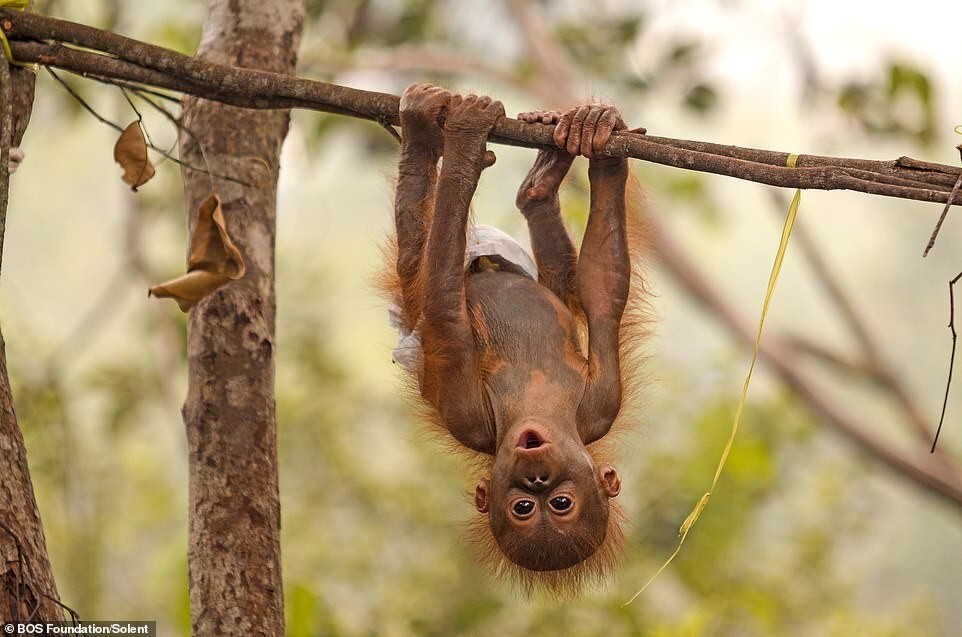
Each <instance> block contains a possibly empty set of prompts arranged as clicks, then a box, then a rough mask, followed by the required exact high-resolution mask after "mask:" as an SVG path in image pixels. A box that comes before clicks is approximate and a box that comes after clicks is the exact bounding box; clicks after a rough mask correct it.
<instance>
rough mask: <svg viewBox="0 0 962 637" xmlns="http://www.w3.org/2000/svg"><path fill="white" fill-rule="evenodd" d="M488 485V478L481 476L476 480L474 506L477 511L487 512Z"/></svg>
mask: <svg viewBox="0 0 962 637" xmlns="http://www.w3.org/2000/svg"><path fill="white" fill-rule="evenodd" d="M488 486H489V482H488V479H487V478H481V480H479V481H478V486H476V487H475V488H474V508H476V509H477V510H478V513H487V512H488Z"/></svg>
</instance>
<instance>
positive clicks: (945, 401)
mask: <svg viewBox="0 0 962 637" xmlns="http://www.w3.org/2000/svg"><path fill="white" fill-rule="evenodd" d="M959 279H962V272H959V273H958V274H957V275H955V278H954V279H952V280H951V281H949V331H950V332H952V353H951V354H949V377H948V378H947V379H946V381H945V398H943V399H942V415H941V416H939V426H938V429H936V430H935V438H933V439H932V449H931V450H930V452H931V453H935V446H936V445H937V444H939V434H940V433H942V423H943V422H945V410H946V408H947V407H948V404H949V388H950V387H951V386H952V374H953V372H954V371H955V346H956V343H957V341H958V334H956V332H955V284H956V283H958V282H959Z"/></svg>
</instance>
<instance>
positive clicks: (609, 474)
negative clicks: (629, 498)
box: [601, 465, 621, 498]
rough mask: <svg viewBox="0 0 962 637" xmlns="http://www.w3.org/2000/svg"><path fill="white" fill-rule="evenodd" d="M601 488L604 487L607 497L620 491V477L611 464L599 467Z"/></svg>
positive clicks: (611, 496)
mask: <svg viewBox="0 0 962 637" xmlns="http://www.w3.org/2000/svg"><path fill="white" fill-rule="evenodd" d="M601 488H602V489H604V491H605V493H606V494H608V497H609V498H613V497H615V496H616V495H618V494H619V493H621V478H620V477H619V476H618V472H617V471H615V468H614V467H612V466H611V465H605V466H603V467H602V468H601Z"/></svg>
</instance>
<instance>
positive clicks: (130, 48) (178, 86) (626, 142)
mask: <svg viewBox="0 0 962 637" xmlns="http://www.w3.org/2000/svg"><path fill="white" fill-rule="evenodd" d="M0 16H2V20H0V26H2V27H3V29H4V30H5V31H6V33H7V36H8V38H10V39H11V48H12V50H13V52H14V55H15V56H16V57H17V59H18V60H20V61H24V62H36V63H39V64H42V65H46V66H54V67H58V68H62V69H65V70H69V71H72V72H75V73H80V74H84V75H96V76H101V77H105V78H108V79H114V80H124V81H130V82H135V83H138V84H143V85H147V86H155V87H161V88H166V89H171V90H175V91H180V92H183V93H187V94H190V95H195V96H197V97H201V98H205V99H212V100H217V101H220V102H223V103H227V104H232V105H235V106H242V107H246V108H307V109H313V110H320V111H326V112H331V113H337V114H341V115H348V116H351V117H358V118H362V119H370V120H374V121H377V122H381V123H390V124H395V125H396V124H398V123H399V121H398V115H397V109H398V102H399V99H398V97H397V96H395V95H389V94H386V93H377V92H372V91H363V90H359V89H352V88H348V87H345V86H339V85H336V84H328V83H325V82H317V81H312V80H306V79H302V78H297V77H293V76H289V75H281V74H276V73H268V72H264V71H254V70H250V69H241V68H234V67H228V66H223V65H219V64H213V63H210V62H205V61H203V60H199V59H196V58H191V57H188V56H186V55H183V54H180V53H177V52H175V51H171V50H169V49H164V48H162V47H157V46H153V45H150V44H146V43H144V42H139V41H137V40H133V39H130V38H126V37H124V36H121V35H117V34H115V33H110V32H108V31H102V30H100V29H95V28H92V27H89V26H86V25H81V24H77V23H73V22H67V21H64V20H57V19H54V18H49V17H46V16H41V15H37V14H30V13H21V12H9V11H7V12H0ZM36 40H52V41H54V42H53V43H42V42H37V41H36ZM62 43H69V44H71V45H73V46H74V47H84V49H83V50H81V49H77V48H72V47H70V46H65V45H64V44H62ZM97 51H100V52H101V53H97ZM551 133H552V127H551V126H548V125H544V124H527V123H524V122H520V121H518V120H515V119H511V118H504V119H502V120H500V121H499V122H498V124H497V125H496V126H495V128H494V131H493V132H492V134H491V136H490V140H491V141H492V142H496V143H502V144H509V145H515V146H525V147H546V146H551V144H552V140H551ZM606 152H607V153H608V154H609V155H612V156H620V157H633V158H636V159H644V160H647V161H652V162H655V163H660V164H664V165H668V166H674V167H676V168H684V169H688V170H698V171H702V172H710V173H715V174H719V175H727V176H729V177H735V178H738V179H745V180H748V181H754V182H758V183H764V184H769V185H773V186H780V187H786V188H804V189H819V190H834V189H847V190H856V191H860V192H865V193H869V194H875V195H883V196H887V197H897V198H903V199H914V200H918V201H931V202H938V203H942V204H945V203H947V202H949V201H952V202H953V203H957V204H962V194H959V193H956V194H955V195H954V196H953V197H952V198H951V199H950V193H951V191H952V188H951V186H952V184H954V183H955V182H956V180H958V178H959V175H960V174H962V169H959V168H956V167H952V166H943V165H940V164H929V163H926V162H921V161H919V160H913V159H911V158H906V157H902V158H899V159H896V160H892V161H868V160H860V159H850V158H839V157H822V156H817V155H801V156H800V157H799V159H798V162H797V165H796V166H797V167H795V168H788V167H786V166H785V161H786V159H787V158H788V153H784V152H775V151H765V150H758V149H751V148H739V147H736V146H724V145H721V144H711V143H706V142H697V141H690V140H679V139H671V138H666V137H656V136H643V135H637V134H631V133H619V134H616V135H613V136H612V139H611V141H609V143H608V146H607V148H606Z"/></svg>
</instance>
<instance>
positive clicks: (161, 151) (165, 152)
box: [44, 66, 250, 186]
mask: <svg viewBox="0 0 962 637" xmlns="http://www.w3.org/2000/svg"><path fill="white" fill-rule="evenodd" d="M44 68H45V69H46V70H47V72H48V73H50V75H52V76H53V78H54V79H55V80H57V82H59V83H60V85H61V86H63V87H64V89H66V91H67V92H68V93H70V95H71V96H72V97H73V98H74V99H75V100H77V102H78V103H79V104H80V105H81V106H82V107H83V108H84V110H86V111H87V112H88V113H90V114H91V115H93V116H94V117H95V118H96V119H97V120H98V121H100V122H102V123H104V124H106V125H107V126H110V127H111V128H113V129H114V130H116V131H118V132H121V133H122V132H123V130H124V129H123V127H121V126H120V125H118V124H115V123H113V122H112V121H110V120H109V119H107V118H106V117H104V116H103V115H101V114H100V113H98V112H97V111H96V110H94V108H93V107H92V106H90V104H88V103H87V102H86V101H85V100H84V99H83V98H82V97H80V95H79V94H78V93H77V92H76V91H75V90H73V89H72V88H71V87H70V85H69V84H67V82H66V81H64V79H63V78H61V77H60V76H59V75H57V74H56V73H55V72H54V70H53V69H52V68H50V67H49V66H47V67H44ZM106 83H110V82H106ZM121 92H122V93H123V95H124V99H126V100H127V103H128V104H130V107H131V108H132V109H133V110H134V113H136V115H137V119H138V121H143V115H141V113H140V111H138V110H137V107H136V106H134V104H133V102H132V101H131V100H130V97H129V96H128V95H127V92H126V90H125V88H124V87H121ZM151 104H153V103H152V102H151ZM154 106H155V107H157V108H158V109H159V106H157V105H154ZM159 110H163V109H159ZM144 136H145V138H146V141H147V147H148V148H150V149H151V150H152V151H154V152H156V153H159V154H160V155H162V156H164V157H165V158H167V159H169V160H170V161H172V162H174V163H175V164H177V165H178V166H183V167H184V168H187V169H188V170H196V171H197V172H200V173H206V174H208V175H210V176H211V177H215V178H217V179H224V180H226V181H232V182H234V183H237V184H241V185H242V186H250V184H249V183H247V182H246V181H243V180H241V179H237V178H236V177H231V176H229V175H220V174H217V173H213V172H211V171H210V170H208V169H206V168H200V167H197V166H192V165H190V164H186V163H184V162H183V161H181V160H180V159H179V158H178V157H177V156H175V155H173V154H172V153H171V152H170V151H169V150H165V149H163V148H161V147H160V146H157V145H156V144H154V142H153V141H151V139H150V134H149V133H148V132H147V129H146V127H144Z"/></svg>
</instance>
